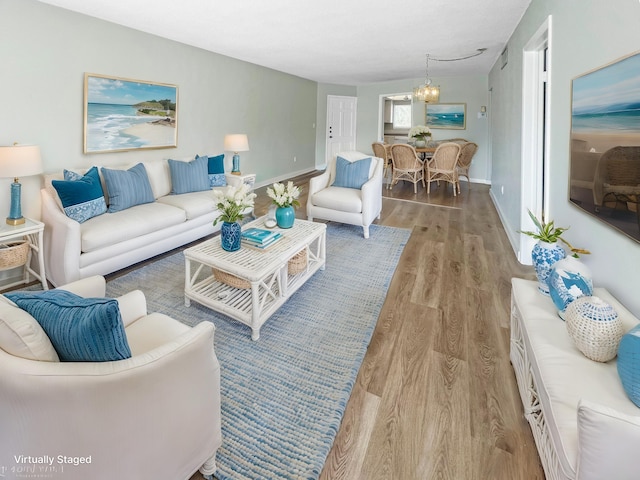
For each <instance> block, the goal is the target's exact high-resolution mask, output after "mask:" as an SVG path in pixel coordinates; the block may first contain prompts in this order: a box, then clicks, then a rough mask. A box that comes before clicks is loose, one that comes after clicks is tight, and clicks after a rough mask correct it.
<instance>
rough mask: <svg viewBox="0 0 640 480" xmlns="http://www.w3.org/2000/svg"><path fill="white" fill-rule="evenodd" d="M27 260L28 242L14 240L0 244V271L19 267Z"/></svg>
mask: <svg viewBox="0 0 640 480" xmlns="http://www.w3.org/2000/svg"><path fill="white" fill-rule="evenodd" d="M28 259H29V242H27V241H26V240H16V241H14V242H7V243H3V244H0V270H8V269H10V268H15V267H20V266H22V265H24V264H25V263H27V260H28Z"/></svg>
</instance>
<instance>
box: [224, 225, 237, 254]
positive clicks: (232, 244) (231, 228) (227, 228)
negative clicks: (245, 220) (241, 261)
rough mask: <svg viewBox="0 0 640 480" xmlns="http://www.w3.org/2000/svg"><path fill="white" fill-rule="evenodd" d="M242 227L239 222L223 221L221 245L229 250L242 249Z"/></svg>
mask: <svg viewBox="0 0 640 480" xmlns="http://www.w3.org/2000/svg"><path fill="white" fill-rule="evenodd" d="M241 232H242V229H241V228H240V224H239V223H238V222H233V223H230V222H222V227H220V245H221V246H222V249H223V250H226V251H227V252H235V251H236V250H240V238H241V237H240V233H241Z"/></svg>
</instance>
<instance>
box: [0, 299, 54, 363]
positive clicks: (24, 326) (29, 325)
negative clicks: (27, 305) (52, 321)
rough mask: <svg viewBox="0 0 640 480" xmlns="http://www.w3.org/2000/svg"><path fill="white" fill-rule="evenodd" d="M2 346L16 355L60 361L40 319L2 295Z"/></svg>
mask: <svg viewBox="0 0 640 480" xmlns="http://www.w3.org/2000/svg"><path fill="white" fill-rule="evenodd" d="M0 348H2V349H3V350H4V351H5V352H7V353H10V354H11V355H14V356H16V357H20V358H26V359H27V360H38V361H42V362H58V361H60V360H59V358H58V354H57V353H56V351H55V349H54V348H53V345H52V344H51V340H49V337H47V334H46V333H45V332H44V330H43V329H42V327H41V326H40V324H39V323H38V321H37V320H36V319H35V318H33V317H32V316H31V315H29V313H28V312H26V311H24V310H22V309H21V308H19V307H17V306H16V305H15V304H13V302H11V303H10V302H9V300H8V299H6V298H4V297H2V296H0Z"/></svg>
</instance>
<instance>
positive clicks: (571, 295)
mask: <svg viewBox="0 0 640 480" xmlns="http://www.w3.org/2000/svg"><path fill="white" fill-rule="evenodd" d="M547 283H548V285H549V295H550V296H551V300H553V303H554V305H555V306H556V308H557V309H558V315H560V318H562V319H564V313H565V310H566V309H567V307H568V306H569V304H570V303H571V302H573V301H574V300H576V299H577V298H580V297H584V296H591V295H593V281H592V280H591V272H590V271H589V269H588V268H587V267H586V265H584V264H583V263H582V262H581V261H580V260H578V259H577V258H575V257H566V258H563V259H562V260H559V261H557V262H556V263H555V265H554V266H553V268H552V269H551V273H550V274H549V278H548V279H547Z"/></svg>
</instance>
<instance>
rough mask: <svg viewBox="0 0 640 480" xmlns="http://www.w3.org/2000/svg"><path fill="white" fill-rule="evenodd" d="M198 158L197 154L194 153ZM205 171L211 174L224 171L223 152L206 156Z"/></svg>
mask: <svg viewBox="0 0 640 480" xmlns="http://www.w3.org/2000/svg"><path fill="white" fill-rule="evenodd" d="M196 158H198V155H196ZM207 159H208V160H207V173H209V175H213V174H216V173H224V153H221V154H220V155H216V156H215V157H207Z"/></svg>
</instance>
